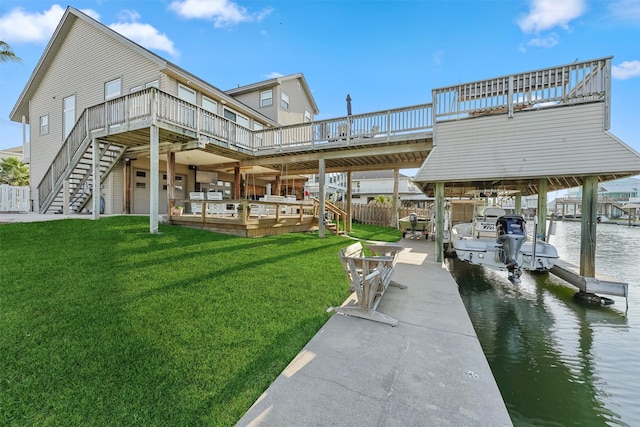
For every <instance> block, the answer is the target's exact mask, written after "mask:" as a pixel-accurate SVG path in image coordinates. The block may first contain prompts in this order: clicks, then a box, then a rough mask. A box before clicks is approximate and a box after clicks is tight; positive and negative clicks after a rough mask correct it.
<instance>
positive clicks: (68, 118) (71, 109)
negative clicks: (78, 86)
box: [62, 95, 76, 140]
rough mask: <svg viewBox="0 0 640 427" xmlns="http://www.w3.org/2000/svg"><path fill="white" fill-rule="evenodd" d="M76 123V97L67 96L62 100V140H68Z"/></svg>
mask: <svg viewBox="0 0 640 427" xmlns="http://www.w3.org/2000/svg"><path fill="white" fill-rule="evenodd" d="M75 123H76V96H75V95H71V96H67V97H66V98H64V99H63V100H62V139H63V140H65V139H67V136H69V134H70V133H71V129H73V125H75Z"/></svg>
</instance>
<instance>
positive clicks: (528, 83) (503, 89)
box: [432, 57, 611, 129]
mask: <svg viewBox="0 0 640 427" xmlns="http://www.w3.org/2000/svg"><path fill="white" fill-rule="evenodd" d="M610 76H611V58H610V57H609V58H602V59H595V60H590V61H584V62H576V63H573V64H569V65H564V66H561V67H553V68H546V69H541V70H536V71H528V72H526V73H519V74H511V75H508V76H503V77H496V78H492V79H488V80H479V81H476V82H471V83H464V84H460V85H455V86H449V87H445V88H440V89H434V90H433V95H432V97H433V98H432V99H433V100H434V116H435V117H434V120H437V121H441V120H452V119H461V118H467V117H474V116H478V115H484V114H490V113H496V112H499V113H508V114H509V115H510V116H512V115H513V112H514V110H520V109H524V108H532V107H533V108H542V107H546V106H554V105H559V104H577V103H584V102H592V101H601V100H604V101H605V102H607V104H608V103H609V94H610V92H611V91H610V89H611V78H610ZM608 111H609V109H608V108H607V115H608V114H609V113H608ZM605 119H606V123H607V129H608V123H609V117H606V118H605Z"/></svg>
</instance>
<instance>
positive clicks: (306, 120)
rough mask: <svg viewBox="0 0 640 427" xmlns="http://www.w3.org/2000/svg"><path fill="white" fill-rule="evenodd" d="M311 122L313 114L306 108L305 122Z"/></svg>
mask: <svg viewBox="0 0 640 427" xmlns="http://www.w3.org/2000/svg"><path fill="white" fill-rule="evenodd" d="M310 121H311V112H310V111H309V110H307V109H306V108H305V109H304V122H305V123H309V122H310Z"/></svg>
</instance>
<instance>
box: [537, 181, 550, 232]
mask: <svg viewBox="0 0 640 427" xmlns="http://www.w3.org/2000/svg"><path fill="white" fill-rule="evenodd" d="M548 188H549V186H548V183H547V179H546V178H542V179H540V181H539V182H538V210H537V215H538V232H537V233H536V234H537V235H538V236H540V239H541V240H544V239H545V236H546V235H547V191H548ZM534 237H536V238H537V236H534Z"/></svg>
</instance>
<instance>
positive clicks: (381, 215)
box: [336, 203, 431, 227]
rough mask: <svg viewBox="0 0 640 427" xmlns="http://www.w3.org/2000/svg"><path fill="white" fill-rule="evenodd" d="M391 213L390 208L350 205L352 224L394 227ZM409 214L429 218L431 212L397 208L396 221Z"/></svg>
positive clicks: (341, 204) (342, 205)
mask: <svg viewBox="0 0 640 427" xmlns="http://www.w3.org/2000/svg"><path fill="white" fill-rule="evenodd" d="M336 205H338V206H339V207H340V209H343V210H344V209H345V206H344V204H343V203H336ZM391 213H392V211H391V207H390V206H380V205H374V204H367V205H360V204H355V203H354V204H352V205H351V220H352V221H353V222H354V223H360V224H369V225H380V226H383V227H389V226H394V225H392V224H391ZM410 213H416V214H418V216H426V217H427V218H431V211H430V210H429V209H416V208H406V207H402V208H398V219H401V218H404V217H405V216H409V214H410Z"/></svg>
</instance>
